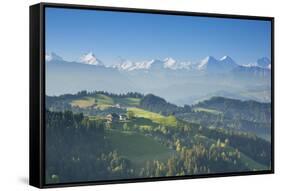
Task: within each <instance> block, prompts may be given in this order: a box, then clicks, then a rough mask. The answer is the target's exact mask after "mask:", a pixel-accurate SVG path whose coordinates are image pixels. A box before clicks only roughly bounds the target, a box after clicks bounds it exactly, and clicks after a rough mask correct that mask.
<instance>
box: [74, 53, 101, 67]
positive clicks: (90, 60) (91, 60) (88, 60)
mask: <svg viewBox="0 0 281 191" xmlns="http://www.w3.org/2000/svg"><path fill="white" fill-rule="evenodd" d="M79 62H81V63H83V64H90V65H95V66H103V63H102V61H101V60H99V59H98V58H97V57H96V56H95V55H94V54H93V53H92V52H89V53H87V54H84V55H82V56H81V58H80V60H79Z"/></svg>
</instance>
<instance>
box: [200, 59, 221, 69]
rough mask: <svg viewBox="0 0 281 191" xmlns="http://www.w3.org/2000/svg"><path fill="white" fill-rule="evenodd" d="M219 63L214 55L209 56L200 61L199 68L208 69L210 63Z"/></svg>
mask: <svg viewBox="0 0 281 191" xmlns="http://www.w3.org/2000/svg"><path fill="white" fill-rule="evenodd" d="M217 63H218V60H217V59H215V58H214V57H212V56H207V57H206V58H204V59H203V60H202V61H201V62H199V63H198V66H197V69H198V70H206V69H207V67H208V65H215V64H217Z"/></svg>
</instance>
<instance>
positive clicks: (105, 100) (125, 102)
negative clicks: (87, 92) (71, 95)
mask: <svg viewBox="0 0 281 191" xmlns="http://www.w3.org/2000/svg"><path fill="white" fill-rule="evenodd" d="M139 103H140V98H132V97H110V96H107V95H104V94H96V95H93V96H85V97H82V98H77V99H73V100H71V101H70V105H71V106H77V107H80V108H87V107H91V106H96V108H99V109H106V108H108V107H111V106H115V105H117V104H118V105H119V106H131V107H132V106H138V105H139Z"/></svg>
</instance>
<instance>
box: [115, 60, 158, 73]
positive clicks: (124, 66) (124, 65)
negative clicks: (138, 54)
mask: <svg viewBox="0 0 281 191" xmlns="http://www.w3.org/2000/svg"><path fill="white" fill-rule="evenodd" d="M153 62H154V60H149V61H140V62H133V61H130V60H122V61H121V63H119V64H117V65H114V66H113V68H117V69H119V70H124V71H133V70H147V69H149V68H150V66H151V64H152V63H153Z"/></svg>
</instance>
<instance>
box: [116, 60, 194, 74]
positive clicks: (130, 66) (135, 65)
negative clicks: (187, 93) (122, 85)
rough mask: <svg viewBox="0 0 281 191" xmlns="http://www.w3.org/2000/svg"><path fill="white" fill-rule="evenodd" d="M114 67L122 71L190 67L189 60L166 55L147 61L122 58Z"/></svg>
mask: <svg viewBox="0 0 281 191" xmlns="http://www.w3.org/2000/svg"><path fill="white" fill-rule="evenodd" d="M113 67H114V68H118V69H119V70H124V71H133V70H149V69H172V70H178V69H190V68H191V62H177V61H176V60H175V59H173V58H171V57H168V58H165V59H164V60H159V59H152V60H148V61H139V62H133V61H130V60H122V61H121V63H119V64H117V65H114V66H113Z"/></svg>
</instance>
